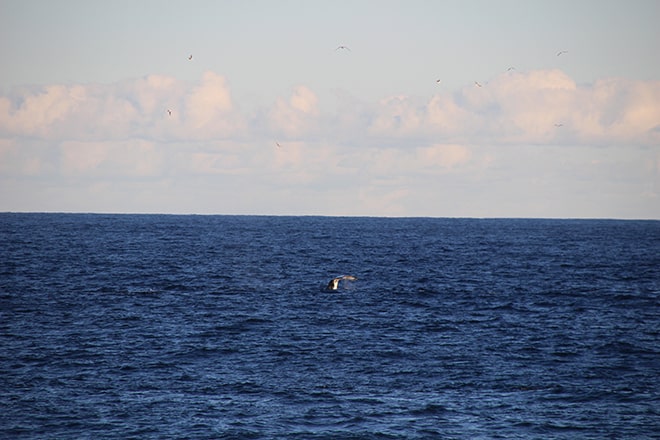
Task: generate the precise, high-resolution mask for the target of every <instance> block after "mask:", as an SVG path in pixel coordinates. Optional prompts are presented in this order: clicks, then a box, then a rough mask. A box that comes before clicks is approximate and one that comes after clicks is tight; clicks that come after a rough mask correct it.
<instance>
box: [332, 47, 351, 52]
mask: <svg viewBox="0 0 660 440" xmlns="http://www.w3.org/2000/svg"><path fill="white" fill-rule="evenodd" d="M339 49H343V50H348V51H350V50H351V48H350V47H348V46H337V49H335V50H339Z"/></svg>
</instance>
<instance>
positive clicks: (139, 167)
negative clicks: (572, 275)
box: [0, 0, 660, 219]
mask: <svg viewBox="0 0 660 440" xmlns="http://www.w3.org/2000/svg"><path fill="white" fill-rule="evenodd" d="M659 20H660V2H658V1H656V0H649V1H644V0H633V1H629V2H622V1H620V0H617V1H612V0H598V1H591V0H581V1H575V0H570V1H563V0H555V1H541V0H530V1H522V0H516V1H510V0H499V1H490V0H488V1H487V0H483V1H477V0H464V1H442V0H437V1H428V0H427V1H419V0H403V1H393V0H378V1H376V0H373V1H365V0H346V1H344V0H335V1H309V0H308V1H302V0H299V1H298V0H291V1H287V0H280V1H277V0H271V1H262V0H246V1H222V0H216V1H204V0H197V1H196V0H186V1H176V0H173V1H168V2H164V1H162V0H157V1H147V0H128V1H126V0H114V1H112V2H101V1H89V0H59V1H57V2H52V1H47V0H42V1H36V0H0V60H2V62H1V64H0V212H6V211H20V212H30V211H36V212H100V213H171V214H248V215H252V214H258V215H328V216H394V217H401V216H402V217H419V216H423V217H427V216H429V217H542V218H622V219H660V56H659V55H658V54H660V26H658V25H657V23H658V21H659ZM343 47H346V48H343Z"/></svg>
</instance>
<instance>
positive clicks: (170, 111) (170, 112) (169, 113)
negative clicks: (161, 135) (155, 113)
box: [167, 108, 172, 116]
mask: <svg viewBox="0 0 660 440" xmlns="http://www.w3.org/2000/svg"><path fill="white" fill-rule="evenodd" d="M167 114H168V115H170V116H172V110H170V109H169V108H168V109H167Z"/></svg>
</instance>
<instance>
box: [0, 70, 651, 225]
mask: <svg viewBox="0 0 660 440" xmlns="http://www.w3.org/2000/svg"><path fill="white" fill-rule="evenodd" d="M433 86H435V84H431V85H430V91H433V92H432V94H430V95H429V96H428V97H425V98H421V97H416V96H406V95H400V96H390V97H384V98H383V99H382V100H380V101H379V102H375V103H360V102H358V101H357V100H354V101H351V100H350V99H348V100H346V102H344V103H340V104H339V105H338V106H337V108H336V109H335V110H330V111H327V110H326V111H321V105H320V102H319V98H318V96H317V93H315V91H314V90H312V89H311V88H309V87H307V86H305V85H300V86H298V87H295V88H294V89H293V90H291V91H289V92H288V96H282V97H280V98H277V99H276V100H275V101H274V102H272V103H270V104H266V105H265V106H264V107H263V108H250V109H245V108H242V107H241V105H240V103H237V102H235V100H234V98H233V97H232V93H231V87H230V85H229V81H228V80H227V79H226V78H225V77H223V76H222V75H220V74H217V73H215V72H210V71H209V72H206V73H204V74H203V75H202V77H201V78H200V79H199V80H198V81H194V82H186V81H181V80H178V79H176V78H174V77H170V76H163V75H150V76H147V77H144V78H137V79H130V80H124V81H120V82H116V83H111V84H74V85H63V84H55V85H45V86H34V87H30V86H26V87H20V88H15V89H13V90H11V91H10V92H8V93H6V94H4V95H1V96H0V178H2V179H3V180H4V181H5V182H10V181H11V183H12V185H18V184H17V183H16V182H18V181H19V180H21V179H37V178H46V177H50V178H72V179H97V180H98V179H112V178H127V179H152V180H153V179H160V180H161V181H167V180H168V179H195V178H199V177H200V176H216V177H217V176H224V177H223V178H229V177H230V176H234V177H236V176H244V177H246V178H249V182H250V185H251V186H250V188H251V189H250V190H248V189H247V187H246V189H244V191H245V192H244V193H243V194H244V196H247V195H248V193H249V194H257V193H259V192H261V193H263V192H264V191H266V192H269V193H270V194H271V196H270V197H272V198H273V199H277V198H278V197H279V198H285V197H287V194H289V195H290V194H291V193H292V191H298V192H297V193H296V194H298V196H299V197H301V204H304V203H307V202H308V201H309V200H312V199H313V198H314V196H313V193H314V189H315V188H316V189H317V191H318V193H319V194H321V193H322V194H323V197H324V200H325V201H326V202H328V201H330V204H331V205H332V206H334V207H335V208H334V209H335V210H339V211H340V212H338V213H342V212H341V209H340V208H338V207H339V206H341V202H340V201H341V199H342V198H345V197H346V194H351V197H352V198H353V199H354V201H355V202H357V203H361V204H362V206H363V207H364V212H363V211H360V212H359V213H369V212H374V213H386V214H394V215H398V214H401V213H405V212H408V211H407V210H408V209H409V208H410V206H409V205H407V204H406V202H405V200H407V199H408V198H410V197H411V194H412V193H416V194H420V193H423V195H420V196H419V200H422V199H423V198H424V197H426V198H431V199H433V197H434V195H433V194H432V193H431V192H429V191H428V190H423V189H420V188H422V187H423V186H424V185H426V186H429V185H436V184H443V183H444V182H445V181H444V180H443V179H445V178H448V176H453V178H454V179H458V181H459V182H460V181H461V179H463V180H466V179H467V180H471V181H474V180H475V179H477V180H479V179H482V178H484V179H485V177H484V176H489V175H491V174H489V173H492V172H493V170H494V169H495V168H496V167H500V169H501V168H502V166H503V165H502V159H501V157H503V156H501V155H502V154H504V155H506V154H509V153H500V151H502V152H506V151H508V152H511V151H512V150H511V149H516V151H532V150H533V149H541V148H544V147H548V146H552V147H562V148H565V149H566V151H573V150H575V149H576V148H589V149H591V148H605V149H606V148H611V147H615V148H619V149H621V150H620V151H632V149H636V150H635V151H637V152H639V151H652V153H651V154H650V155H649V154H647V155H645V156H644V158H645V159H643V167H644V170H643V172H644V173H646V174H645V175H646V176H647V177H648V179H650V182H651V183H650V184H649V187H648V190H647V193H648V194H647V198H653V200H655V199H654V198H655V197H657V192H658V188H657V187H656V182H657V180H658V177H657V176H658V172H659V169H660V155H659V154H658V153H657V150H658V147H659V146H660V82H659V81H633V80H628V79H621V78H609V79H602V80H598V81H596V82H594V83H592V84H576V83H575V81H573V80H572V79H571V78H570V77H569V76H567V75H566V74H565V73H563V72H562V71H560V70H535V71H530V72H518V71H509V72H506V73H503V74H501V75H499V76H497V77H495V78H492V79H491V80H490V81H489V82H487V83H484V84H482V86H481V87H477V86H476V85H474V84H466V85H465V86H464V87H462V88H460V89H458V90H454V91H445V90H443V89H442V88H433ZM348 101H350V102H348ZM323 108H326V107H323ZM277 144H279V145H280V146H279V147H278V146H277ZM639 149H641V150H639ZM516 154H518V155H520V154H519V153H516ZM635 154H638V153H635ZM498 157H499V159H498ZM635 157H637V156H635ZM649 157H650V159H648V158H649ZM511 160H515V158H514V159H511ZM585 160H586V159H585ZM590 160H591V162H590V163H592V165H594V166H599V165H600V164H602V162H598V161H599V160H600V159H599V158H598V156H596V157H594V158H592V159H590ZM615 160H619V159H618V158H617V159H614V158H613V159H612V161H615ZM640 160H642V159H640ZM608 163H609V162H608ZM489 170H490V171H489ZM424 176H432V177H430V178H429V179H428V180H426V181H424ZM479 176H481V177H479ZM493 176H494V174H493ZM228 182H229V181H228ZM233 182H234V183H235V182H236V181H233ZM416 182H418V183H416ZM454 182H456V180H454ZM6 184H7V185H8V184H9V183H6ZM301 185H304V186H305V187H306V189H305V191H309V192H310V193H309V194H308V195H307V196H304V195H303V194H304V193H305V191H301V189H300V188H301ZM416 185H417V186H416ZM344 186H350V187H351V188H352V189H351V190H350V191H349V190H348V189H346V188H344ZM355 188H357V190H355ZM248 191H251V192H248ZM7 197H8V196H3V198H7ZM255 197H256V196H255ZM444 202H446V200H444ZM260 203H267V202H266V201H262V202H260ZM236 206H238V205H236ZM301 206H302V205H301ZM236 209H240V208H236ZM323 212H324V213H325V211H323ZM350 212H353V213H355V211H350Z"/></svg>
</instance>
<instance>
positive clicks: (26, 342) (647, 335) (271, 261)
mask: <svg viewBox="0 0 660 440" xmlns="http://www.w3.org/2000/svg"><path fill="white" fill-rule="evenodd" d="M341 274H351V275H355V276H357V277H358V280H357V281H353V282H348V281H346V282H344V284H343V285H342V289H340V290H339V291H337V292H325V291H323V290H322V288H323V286H325V284H327V282H328V280H329V279H330V278H332V277H334V276H335V275H341ZM659 384H660V222H659V221H613V220H477V219H384V218H323V217H250V216H236V217H234V216H161V215H83V214H80V215H79V214H9V213H6V214H0V438H12V439H28V438H29V439H36V438H43V439H51V438H76V439H84V438H104V439H128V438H139V439H162V438H180V439H218V438H237V439H240V438H250V439H270V438H278V439H322V438H323V439H325V438H327V439H343V438H352V439H363V438H364V439H380V438H383V439H389V438H392V439H395V438H443V439H481V438H483V439H490V438H506V439H511V438H525V439H527V438H563V439H576V438H580V439H630V438H658V433H660V385H659Z"/></svg>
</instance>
